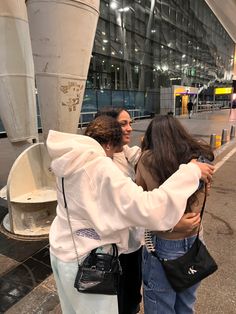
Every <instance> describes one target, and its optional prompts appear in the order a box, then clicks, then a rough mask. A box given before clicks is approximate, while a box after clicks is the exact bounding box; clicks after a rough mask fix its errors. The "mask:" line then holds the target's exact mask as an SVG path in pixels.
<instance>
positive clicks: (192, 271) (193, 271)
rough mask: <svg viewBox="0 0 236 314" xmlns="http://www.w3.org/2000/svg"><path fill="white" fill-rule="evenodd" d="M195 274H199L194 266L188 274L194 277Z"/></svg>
mask: <svg viewBox="0 0 236 314" xmlns="http://www.w3.org/2000/svg"><path fill="white" fill-rule="evenodd" d="M195 273H197V270H196V269H194V266H191V267H189V269H188V274H189V275H194V274H195Z"/></svg>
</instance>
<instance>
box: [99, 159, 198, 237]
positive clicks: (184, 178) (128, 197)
mask: <svg viewBox="0 0 236 314" xmlns="http://www.w3.org/2000/svg"><path fill="white" fill-rule="evenodd" d="M107 168H108V171H107V170H106V169H107ZM102 173H103V174H102ZM102 173H101V176H100V175H98V177H100V180H99V182H97V186H99V195H100V198H99V206H100V208H101V213H102V211H103V213H104V214H103V215H102V219H99V217H97V220H96V227H97V228H98V231H100V232H101V233H103V234H104V235H106V234H109V233H111V232H112V231H117V230H121V229H124V228H126V227H132V226H140V227H145V228H148V229H151V230H160V231H164V230H168V229H171V228H172V227H174V226H175V225H176V224H177V222H178V221H179V220H180V218H181V217H182V215H183V214H184V211H185V207H186V203H187V199H188V198H189V196H190V195H191V194H193V193H194V192H195V191H196V189H197V187H198V184H199V179H200V177H201V171H200V169H199V167H198V166H197V165H195V164H193V163H188V164H186V165H181V166H180V168H179V170H178V171H176V172H175V173H174V174H173V175H172V176H171V177H170V178H168V180H166V181H165V182H164V184H162V185H161V186H160V187H159V188H158V189H154V190H153V191H151V192H144V191H143V189H142V187H139V186H137V185H136V184H135V183H134V182H132V180H131V179H130V178H127V177H125V176H124V175H123V174H122V173H121V172H120V171H119V169H116V168H114V167H112V166H111V167H107V165H106V167H104V168H103V170H102ZM103 178H104V179H103ZM114 178H115V179H114ZM104 209H105V212H104Z"/></svg>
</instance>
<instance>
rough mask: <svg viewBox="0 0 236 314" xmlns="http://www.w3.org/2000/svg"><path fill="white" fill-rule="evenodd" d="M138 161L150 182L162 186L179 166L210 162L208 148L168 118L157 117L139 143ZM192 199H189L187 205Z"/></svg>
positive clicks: (169, 116) (176, 122) (211, 159)
mask: <svg viewBox="0 0 236 314" xmlns="http://www.w3.org/2000/svg"><path fill="white" fill-rule="evenodd" d="M142 151H147V152H146V154H144V155H143V156H142V161H143V163H144V164H145V166H146V167H147V169H148V170H149V172H150V173H151V174H152V176H153V177H154V179H156V180H158V182H159V183H160V184H162V183H163V182H164V181H165V180H166V179H168V178H169V177H170V176H171V175H172V174H173V173H174V172H175V171H176V170H178V168H179V165H180V164H183V163H184V164H186V163H188V162H189V161H190V160H191V159H194V158H196V159H197V158H198V157H199V156H203V157H205V158H207V159H208V160H209V161H213V160H214V154H213V152H212V149H211V147H210V146H209V145H208V144H207V143H205V142H202V141H199V140H197V139H194V138H193V137H192V136H191V135H190V134H189V133H188V132H187V131H186V130H185V128H184V127H183V126H182V124H181V123H180V122H179V120H178V119H176V118H175V117H173V116H171V115H166V116H164V115H158V116H156V117H155V118H154V119H153V120H152V121H151V123H150V124H149V126H148V128H147V130H146V132H145V135H144V139H143V142H142ZM195 199H196V197H194V195H193V196H191V197H190V198H189V205H190V204H192V203H193V202H194V201H195Z"/></svg>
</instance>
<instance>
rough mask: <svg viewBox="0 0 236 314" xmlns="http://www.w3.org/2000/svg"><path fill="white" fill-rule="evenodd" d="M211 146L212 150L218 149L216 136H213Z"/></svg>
mask: <svg viewBox="0 0 236 314" xmlns="http://www.w3.org/2000/svg"><path fill="white" fill-rule="evenodd" d="M210 146H211V148H212V149H215V148H216V135H215V134H211V138H210Z"/></svg>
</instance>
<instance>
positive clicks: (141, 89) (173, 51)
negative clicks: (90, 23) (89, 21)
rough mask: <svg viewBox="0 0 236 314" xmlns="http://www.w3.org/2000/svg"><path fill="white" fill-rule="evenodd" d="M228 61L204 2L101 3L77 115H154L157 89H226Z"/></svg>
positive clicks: (228, 48)
mask: <svg viewBox="0 0 236 314" xmlns="http://www.w3.org/2000/svg"><path fill="white" fill-rule="evenodd" d="M233 56H234V42H233V40H232V39H231V38H230V37H229V35H228V33H227V32H226V31H225V29H224V28H223V26H222V25H221V24H220V22H219V21H218V20H217V18H216V17H215V15H214V14H213V13H212V11H211V10H210V8H209V7H208V5H207V4H206V3H205V1H204V0H198V1H196V0H178V1H175V0H136V1H128V0H111V1H107V0H101V4H100V18H99V22H98V27H97V33H96V37H95V42H94V48H93V57H92V58H91V64H90V69H89V74H88V80H87V89H86V92H85V96H84V103H83V107H82V112H86V111H97V110H98V109H100V108H101V107H107V106H114V107H116V106H124V107H126V108H127V109H130V110H134V111H133V112H134V113H135V110H137V109H138V110H139V113H140V115H146V114H149V113H150V112H156V113H158V112H159V110H160V108H159V102H160V101H159V99H160V87H161V86H162V87H169V86H171V85H186V86H194V87H201V86H204V87H206V86H210V85H214V84H218V83H219V82H220V83H228V84H231V83H232V77H231V76H232V68H233Z"/></svg>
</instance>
